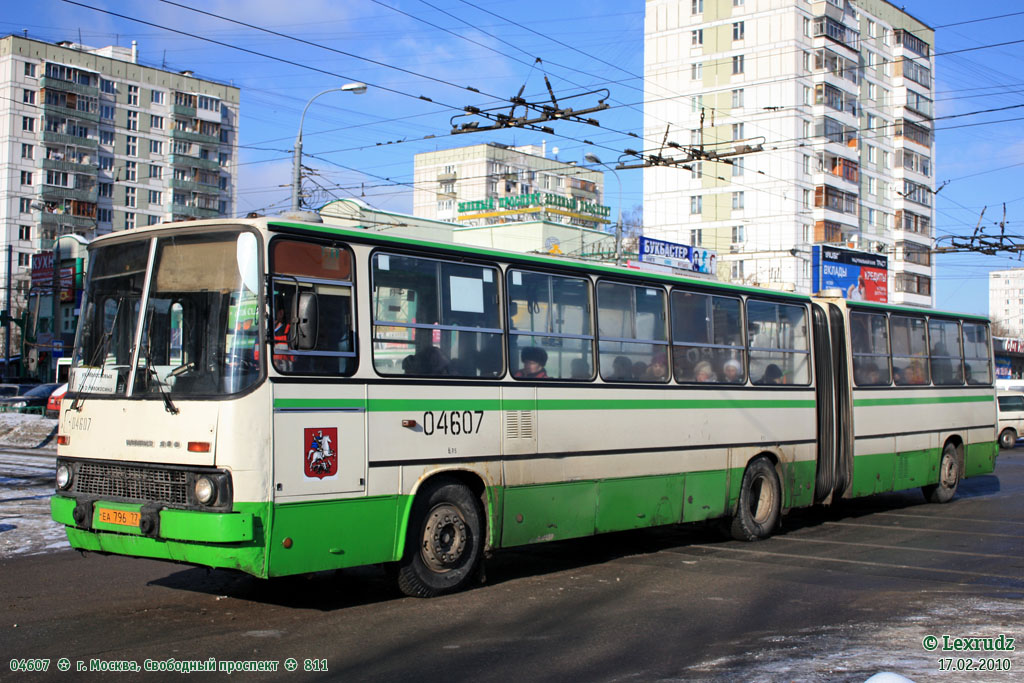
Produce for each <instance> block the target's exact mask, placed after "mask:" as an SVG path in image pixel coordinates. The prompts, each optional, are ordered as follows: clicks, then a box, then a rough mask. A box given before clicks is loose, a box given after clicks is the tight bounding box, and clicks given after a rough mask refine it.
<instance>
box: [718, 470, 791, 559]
mask: <svg viewBox="0 0 1024 683" xmlns="http://www.w3.org/2000/svg"><path fill="white" fill-rule="evenodd" d="M781 509H782V487H781V486H780V485H779V475H778V474H776V472H775V467H774V466H772V463H771V461H769V460H768V458H763V457H762V458H755V459H754V460H752V461H751V462H750V464H749V465H747V469H746V471H745V472H744V473H743V481H742V482H741V483H740V500H739V504H738V505H737V508H736V514H735V515H734V516H733V518H732V526H731V528H730V531H731V533H732V537H733V538H735V539H736V540H738V541H756V540H758V539H760V538H767V537H768V536H769V535H771V533H772V531H774V530H775V526H776V525H777V524H778V523H779V514H780V512H781Z"/></svg>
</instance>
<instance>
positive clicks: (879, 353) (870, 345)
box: [850, 311, 890, 387]
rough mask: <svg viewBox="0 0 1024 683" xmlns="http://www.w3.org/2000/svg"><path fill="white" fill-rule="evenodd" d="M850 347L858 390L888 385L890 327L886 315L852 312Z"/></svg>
mask: <svg viewBox="0 0 1024 683" xmlns="http://www.w3.org/2000/svg"><path fill="white" fill-rule="evenodd" d="M850 347H851V348H852V349H853V381H854V383H855V384H856V385H857V386H859V387H863V386H869V387H870V386H885V385H888V384H889V379H890V377H889V375H890V373H889V327H888V325H887V322H886V318H885V315H884V314H881V313H861V312H859V311H850Z"/></svg>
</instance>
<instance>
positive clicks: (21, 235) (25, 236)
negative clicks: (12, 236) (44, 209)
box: [18, 225, 32, 240]
mask: <svg viewBox="0 0 1024 683" xmlns="http://www.w3.org/2000/svg"><path fill="white" fill-rule="evenodd" d="M18 239H19V240H30V239H32V226H31V225H19V226H18Z"/></svg>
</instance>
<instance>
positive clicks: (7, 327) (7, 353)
mask: <svg viewBox="0 0 1024 683" xmlns="http://www.w3.org/2000/svg"><path fill="white" fill-rule="evenodd" d="M12 247H13V245H12V244H11V243H10V241H8V242H7V297H6V298H7V301H6V305H5V308H4V310H5V311H6V312H7V318H6V319H5V320H4V380H5V381H6V380H9V379H10V378H11V288H12V287H14V280H13V278H11V261H12V260H13V259H12V257H11V254H12V251H13V248H12Z"/></svg>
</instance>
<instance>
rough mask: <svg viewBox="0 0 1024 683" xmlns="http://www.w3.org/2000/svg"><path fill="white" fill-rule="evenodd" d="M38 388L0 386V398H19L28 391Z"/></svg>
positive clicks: (31, 385)
mask: <svg viewBox="0 0 1024 683" xmlns="http://www.w3.org/2000/svg"><path fill="white" fill-rule="evenodd" d="M36 386H38V385H37V384H0V398H10V397H11V396H21V395H22V394H24V393H25V392H26V391H28V390H29V389H32V388H33V387H36Z"/></svg>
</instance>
